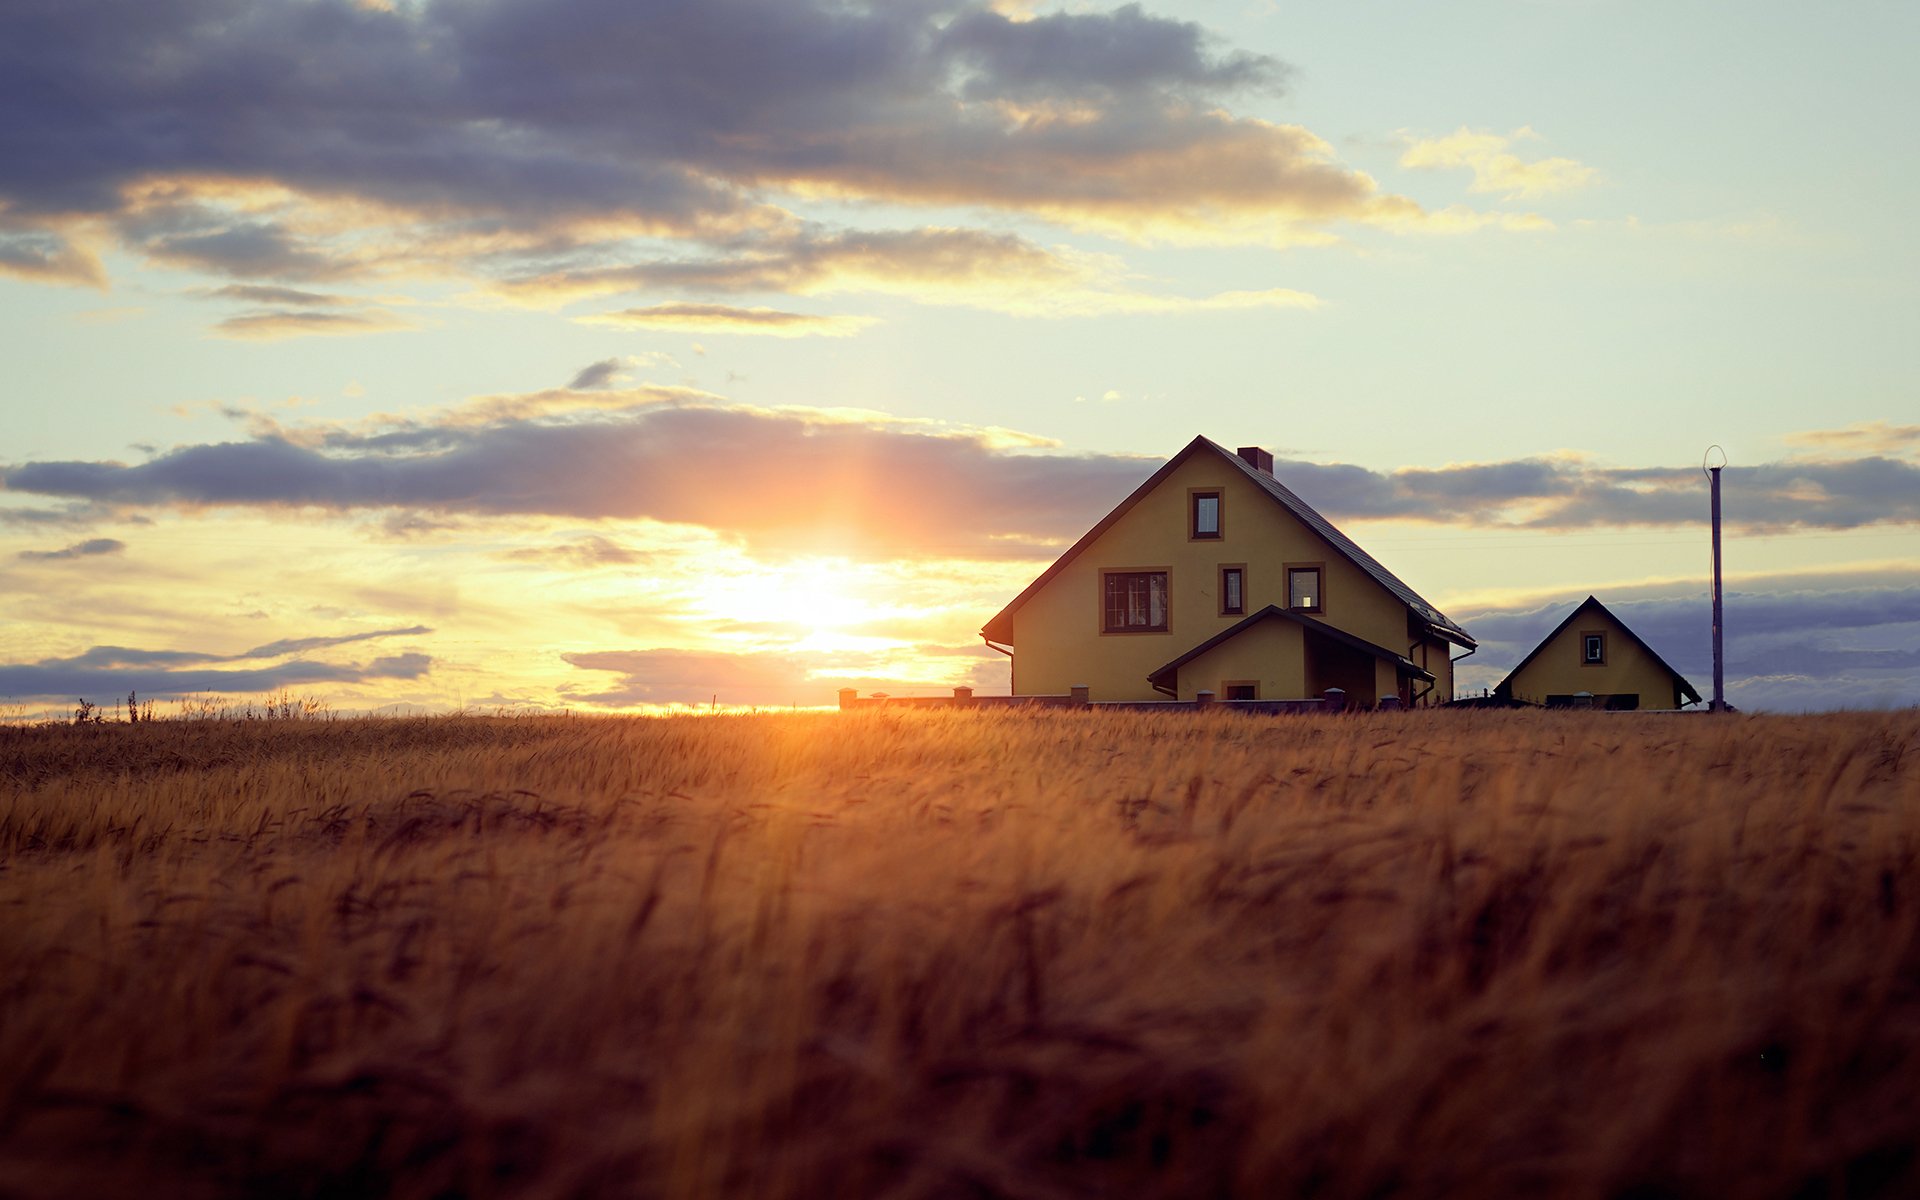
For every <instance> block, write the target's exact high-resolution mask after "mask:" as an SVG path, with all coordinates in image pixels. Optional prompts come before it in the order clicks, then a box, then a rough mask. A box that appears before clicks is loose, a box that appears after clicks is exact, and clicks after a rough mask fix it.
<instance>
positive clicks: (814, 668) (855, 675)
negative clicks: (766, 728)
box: [558, 647, 1007, 708]
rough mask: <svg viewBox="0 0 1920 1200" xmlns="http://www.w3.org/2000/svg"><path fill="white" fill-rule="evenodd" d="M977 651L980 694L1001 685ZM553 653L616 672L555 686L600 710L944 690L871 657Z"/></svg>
mask: <svg viewBox="0 0 1920 1200" xmlns="http://www.w3.org/2000/svg"><path fill="white" fill-rule="evenodd" d="M982 649H984V648H982ZM934 653H935V654H936V655H937V656H947V655H953V656H958V657H977V655H976V653H975V648H974V647H966V648H962V649H958V650H954V651H946V650H945V649H944V648H942V649H940V650H936V651H934ZM985 653H986V654H991V655H992V656H993V658H994V659H996V660H998V661H997V662H983V663H982V664H980V669H974V670H970V671H969V672H968V673H967V675H966V676H965V677H966V678H968V679H970V680H984V683H983V692H984V690H985V689H996V688H997V689H998V690H1001V691H1004V690H1005V688H1006V674H1007V672H1006V667H1005V666H1004V665H1003V664H1004V663H1005V659H1004V658H1003V657H1002V656H1001V655H999V654H998V653H997V652H995V651H992V650H986V651H985ZM560 657H561V658H562V659H563V660H565V661H566V662H567V663H568V664H569V665H571V666H574V667H578V668H580V669H581V670H583V671H605V672H609V673H611V674H613V675H616V676H617V677H618V679H617V680H616V681H615V682H614V683H613V684H612V685H611V686H606V687H602V688H601V689H600V690H591V689H590V687H588V686H582V685H577V684H563V685H561V687H560V688H559V689H558V690H559V691H560V693H561V694H562V695H564V696H566V697H567V698H568V700H569V701H573V702H577V703H582V704H593V705H599V706H602V707H607V708H625V707H631V706H637V705H646V704H694V705H705V704H708V703H719V704H734V705H769V706H771V705H782V706H784V705H793V704H801V705H809V706H812V705H827V704H832V703H834V700H835V695H836V693H837V692H838V690H839V689H840V688H842V687H851V688H855V689H856V690H858V691H862V692H868V693H871V692H872V691H874V690H875V689H883V690H887V691H889V692H890V693H892V694H893V695H903V694H930V693H937V694H951V693H950V692H948V691H947V690H946V689H945V688H940V687H929V686H928V684H927V682H926V680H924V679H921V680H918V681H909V680H901V679H895V678H889V677H887V676H884V675H873V674H868V673H864V672H866V671H868V670H869V669H870V668H874V667H883V666H884V665H885V663H884V661H883V660H881V659H880V658H878V657H876V656H873V655H857V654H856V655H847V654H821V653H787V652H781V651H749V652H745V653H732V652H727V651H713V650H682V649H653V650H598V651H590V652H579V653H571V654H562V655H561V656H560Z"/></svg>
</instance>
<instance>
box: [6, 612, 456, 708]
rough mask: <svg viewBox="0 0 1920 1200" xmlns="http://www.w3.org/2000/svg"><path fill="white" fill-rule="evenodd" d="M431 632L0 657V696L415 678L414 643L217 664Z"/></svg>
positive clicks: (159, 693)
mask: <svg viewBox="0 0 1920 1200" xmlns="http://www.w3.org/2000/svg"><path fill="white" fill-rule="evenodd" d="M432 632H433V630H432V629H430V628H429V627H427V626H425V625H411V626H408V627H406V628H403V629H375V630H368V631H366V632H363V633H349V634H337V635H332V636H320V637H300V638H283V639H281V640H279V641H275V642H268V643H267V644H265V645H263V646H255V647H254V648H252V649H251V650H243V651H241V652H240V653H238V654H217V653H210V652H206V651H198V650H145V649H137V648H134V647H130V646H95V647H93V648H91V649H89V650H87V651H86V652H84V653H82V654H76V655H71V656H69V657H65V658H46V659H41V660H40V661H38V662H32V663H0V696H6V697H10V698H13V699H16V700H25V699H52V698H65V699H72V698H74V697H100V696H117V695H120V694H122V693H124V692H127V691H137V692H139V693H140V694H141V696H142V697H145V698H149V699H167V698H171V697H176V696H190V695H197V694H201V693H206V692H219V693H229V694H231V693H237V692H254V693H261V692H276V691H281V690H284V689H287V688H299V687H317V686H320V685H325V684H342V683H365V682H369V681H373V680H395V679H398V680H406V679H419V678H421V677H422V676H424V675H426V674H427V672H428V671H429V670H430V669H431V667H432V665H433V659H432V657H431V656H430V655H428V654H425V653H423V652H421V651H407V652H405V653H401V654H394V655H384V656H381V657H378V658H375V659H374V660H373V661H372V662H371V663H366V664H355V663H324V662H315V661H312V660H310V659H306V658H295V659H292V660H291V661H288V662H280V663H271V664H269V665H265V666H257V667H242V668H232V667H227V666H224V665H222V664H227V663H238V662H248V661H256V660H266V659H275V658H287V657H288V656H290V655H306V654H311V653H312V652H314V651H316V650H326V649H331V648H333V647H336V646H346V645H351V644H353V643H356V642H366V641H372V640H375V639H379V638H390V637H411V636H417V635H423V634H430V633H432Z"/></svg>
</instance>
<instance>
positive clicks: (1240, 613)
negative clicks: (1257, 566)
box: [1220, 563, 1247, 617]
mask: <svg viewBox="0 0 1920 1200" xmlns="http://www.w3.org/2000/svg"><path fill="white" fill-rule="evenodd" d="M1229 571H1237V572H1239V573H1240V603H1239V604H1238V605H1237V606H1235V607H1232V608H1229V607H1228V606H1227V572H1229ZM1220 615H1221V616H1223V617H1244V616H1246V615H1247V564H1245V563H1221V564H1220Z"/></svg>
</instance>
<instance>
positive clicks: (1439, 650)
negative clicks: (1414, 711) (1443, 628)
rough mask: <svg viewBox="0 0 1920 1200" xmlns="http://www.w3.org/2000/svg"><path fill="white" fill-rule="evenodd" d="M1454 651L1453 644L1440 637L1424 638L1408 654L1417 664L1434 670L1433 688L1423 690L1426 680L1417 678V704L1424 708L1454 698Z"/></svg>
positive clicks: (1414, 685)
mask: <svg viewBox="0 0 1920 1200" xmlns="http://www.w3.org/2000/svg"><path fill="white" fill-rule="evenodd" d="M1452 655H1453V651H1452V649H1451V644H1450V643H1448V642H1445V641H1442V640H1441V639H1439V638H1422V639H1421V640H1420V642H1419V643H1418V644H1417V645H1415V646H1414V648H1413V652H1412V653H1411V654H1409V655H1408V657H1409V658H1411V659H1412V660H1413V661H1414V663H1415V665H1417V666H1420V667H1423V668H1425V669H1426V670H1428V671H1431V672H1433V688H1432V690H1430V691H1425V692H1423V691H1422V689H1424V688H1426V684H1425V682H1423V681H1421V680H1417V679H1416V680H1415V681H1414V682H1413V692H1414V695H1415V696H1416V697H1417V699H1416V700H1415V701H1414V703H1415V704H1416V705H1418V706H1419V707H1422V708H1426V707H1430V706H1432V705H1438V704H1445V703H1446V702H1447V701H1449V700H1451V699H1453V658H1452Z"/></svg>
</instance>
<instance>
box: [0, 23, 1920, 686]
mask: <svg viewBox="0 0 1920 1200" xmlns="http://www.w3.org/2000/svg"><path fill="white" fill-rule="evenodd" d="M1917 41H1920V9H1916V8H1915V7H1914V6H1912V5H1910V4H1904V3H1891V2H1874V0H1863V2H1861V3H1855V4H1849V5H1844V6H1808V5H1804V4H1788V3H1776V2H1772V0H1756V2H1747V3H1740V4H1733V3H1681V4H1673V3H1660V4H1654V3H1638V2H1633V0H1466V2H1463V3H1458V4H1450V5H1404V4H1393V5H1388V4H1381V3H1374V2H1371V0H1356V2H1352V3H1343V4H1326V3H1315V4H1308V3H1286V2H1281V0H1218V2H1214V0H1188V2H1187V3H1182V4H1179V5H1171V4H1161V5H1157V6H1155V5H1144V4H1126V5H1113V4H1103V3H1065V4H1056V3H1044V2H1035V3H1024V2H1013V0H1003V2H999V3H976V2H956V0H894V2H888V3H876V4H863V3H858V2H854V0H846V2H837V3H836V2H825V0H819V2H816V0H705V2H700V3H693V2H675V0H657V2H646V0H540V2H538V3H535V2H533V0H417V2H416V0H391V2H385V0H358V2H355V0H300V2H283V3H276V2H271V0H265V2H253V0H244V2H243V0H148V2H146V3H142V4H140V5H125V4H106V3H93V2H88V0H12V2H10V3H8V4H7V5H5V6H4V7H3V8H0V329H3V330H4V331H5V332H4V334H3V335H0V338H3V339H4V341H3V343H0V344H3V345H4V349H5V356H4V361H5V371H4V374H0V716H11V717H14V718H16V719H21V718H33V717H36V716H39V715H42V714H45V713H50V712H59V711H64V710H67V709H71V708H72V707H73V705H74V703H75V701H76V700H77V699H79V698H83V697H84V698H87V699H89V700H91V701H93V702H95V703H105V704H109V705H110V704H112V703H113V702H114V701H115V700H116V699H121V698H124V696H125V694H126V693H127V692H129V691H136V692H138V693H139V694H140V696H141V697H142V698H143V699H152V700H155V701H158V702H159V703H160V710H161V712H162V713H163V714H164V713H165V712H166V711H168V709H167V706H168V705H169V704H172V703H174V702H176V701H182V700H190V701H196V702H206V701H214V702H222V703H224V702H245V701H248V700H254V699H258V698H260V697H264V696H268V695H273V694H279V695H283V696H285V695H294V696H299V697H306V698H313V699H316V700H319V701H321V702H323V703H325V704H326V705H328V706H330V707H332V708H333V709H334V710H336V711H341V712H362V711H388V712H391V711H414V710H420V709H426V710H440V709H450V708H468V709H494V708H512V709H520V708H527V709H537V710H550V709H566V710H570V711H576V712H602V711H605V712H613V711H653V710H658V709H660V708H661V707H662V706H665V707H667V708H669V709H672V708H676V707H682V706H687V705H700V706H708V705H713V704H720V705H761V706H783V707H784V706H789V705H800V706H810V705H823V704H832V703H833V702H834V694H835V692H836V690H837V689H839V688H841V687H856V688H858V689H860V690H861V691H863V692H867V691H873V690H884V691H888V692H890V693H892V694H895V695H907V694H934V693H938V692H942V691H944V690H946V689H948V688H950V687H952V686H955V685H958V684H969V685H971V686H974V687H975V688H976V689H978V690H980V691H982V692H983V693H984V692H1004V691H1005V690H1006V689H1007V682H1008V676H1007V666H1006V660H1005V659H1004V658H1003V657H1001V656H1000V655H999V654H998V653H997V652H995V651H993V650H991V649H989V648H987V647H985V646H983V645H982V644H981V640H980V636H979V629H980V626H981V625H982V624H984V623H985V622H986V620H987V619H988V618H989V617H991V616H992V615H993V614H994V613H995V612H996V611H998V610H999V609H1000V608H1001V607H1002V606H1003V605H1004V604H1005V603H1006V602H1007V601H1008V600H1009V599H1011V598H1012V597H1013V595H1014V594H1015V593H1017V592H1018V591H1019V590H1020V588H1022V587H1023V586H1025V584H1026V583H1028V582H1029V581H1030V580H1031V579H1032V578H1033V577H1034V576H1035V575H1037V574H1038V573H1039V572H1040V571H1041V570H1043V569H1044V568H1045V567H1046V565H1047V564H1048V563H1049V562H1051V561H1052V559H1053V558H1054V557H1055V556H1057V555H1058V553H1059V552H1060V551H1061V550H1062V549H1064V548H1065V547H1066V546H1067V545H1069V544H1071V542H1072V541H1073V540H1074V539H1075V538H1077V537H1078V536H1079V535H1080V534H1081V533H1083V532H1084V531H1085V530H1086V529H1087V527H1089V526H1090V525H1091V524H1093V523H1094V522H1095V521H1096V520H1097V519H1098V518H1099V517H1100V516H1102V515H1103V514H1104V513H1105V512H1106V511H1108V510H1109V509H1110V508H1111V507H1112V506H1113V505H1114V504H1115V503H1117V502H1118V501H1119V500H1120V499H1121V498H1123V497H1124V496H1125V495H1126V494H1127V493H1128V492H1129V491H1131V490H1132V488H1133V487H1135V486H1136V485H1137V484H1138V483H1139V482H1140V481H1141V480H1143V479H1144V478H1146V476H1147V475H1149V474H1150V473H1151V472H1152V471H1153V469H1154V468H1155V467H1156V466H1157V465H1158V463H1160V462H1161V461H1163V460H1164V459H1165V458H1167V457H1168V456H1170V455H1172V454H1173V453H1174V452H1176V451H1177V450H1179V449H1180V448H1181V447H1182V446H1184V445H1185V444H1186V443H1187V442H1188V441H1189V440H1191V439H1192V438H1193V436H1195V435H1196V434H1205V435H1206V436H1208V437H1211V438H1213V439H1214V440H1216V441H1218V442H1221V443H1223V444H1225V445H1228V446H1243V445H1259V446H1263V447H1265V448H1267V449H1269V450H1271V451H1272V452H1273V454H1274V455H1275V458H1276V460H1277V461H1276V466H1275V473H1276V475H1277V476H1278V477H1279V478H1280V479H1281V480H1282V481H1283V482H1285V483H1287V484H1288V485H1289V486H1291V487H1292V488H1293V489H1294V490H1295V491H1297V492H1299V493H1300V494H1301V495H1302V496H1304V497H1305V498H1306V499H1307V500H1308V501H1309V502H1311V503H1313V504H1314V505H1316V506H1317V507H1319V508H1320V509H1321V510H1322V511H1323V512H1324V513H1326V514H1327V515H1328V516H1329V517H1330V518H1332V519H1333V520H1334V521H1336V522H1337V523H1339V525H1340V526H1341V528H1342V529H1344V530H1345V531H1346V532H1347V533H1348V534H1350V535H1351V536H1352V537H1353V538H1354V539H1355V540H1356V541H1358V542H1359V543H1360V544H1361V545H1362V546H1364V547H1365V548H1367V549H1368V550H1369V551H1370V552H1371V553H1373V554H1374V555H1375V556H1376V557H1377V558H1379V559H1381V560H1382V561H1383V562H1385V563H1386V564H1387V565H1388V566H1389V567H1390V568H1391V569H1392V570H1393V571H1394V572H1395V573H1396V574H1398V575H1400V576H1401V577H1402V578H1403V579H1405V580H1406V581H1407V582H1408V583H1409V584H1411V585H1412V586H1413V587H1414V588H1415V589H1416V590H1418V591H1419V592H1420V593H1421V594H1422V595H1424V596H1425V597H1426V598H1427V599H1428V600H1430V601H1432V602H1433V603H1434V604H1435V605H1437V606H1438V607H1439V608H1440V609H1441V610H1442V611H1444V612H1445V613H1446V614H1447V615H1448V616H1449V617H1451V618H1453V619H1454V620H1455V621H1457V622H1459V623H1460V624H1462V625H1464V626H1465V627H1466V628H1467V630H1468V631H1469V632H1470V633H1472V634H1473V635H1474V636H1475V637H1476V638H1478V639H1479V641H1480V648H1479V650H1478V651H1477V652H1476V653H1475V654H1474V655H1473V656H1472V657H1471V658H1468V659H1466V660H1465V661H1463V662H1462V663H1461V664H1460V666H1459V669H1458V679H1459V687H1460V690H1461V692H1462V693H1463V694H1464V693H1469V692H1471V693H1477V692H1478V691H1479V690H1480V689H1482V688H1488V687H1491V686H1493V685H1494V684H1495V683H1497V682H1498V681H1499V680H1500V679H1501V678H1503V677H1504V675H1505V674H1506V672H1507V671H1508V670H1509V669H1511V668H1512V667H1513V666H1514V665H1515V664H1517V663H1518V661H1519V660H1520V658H1521V657H1523V656H1524V655H1525V654H1526V652H1527V651H1528V650H1529V649H1531V647H1532V646H1533V645H1534V644H1535V642H1536V641H1537V640H1538V639H1539V638H1540V637H1541V636H1542V635H1544V634H1545V633H1546V632H1547V631H1549V630H1550V629H1552V628H1553V627H1554V626H1555V625H1557V624H1558V623H1559V621H1560V620H1561V619H1562V618H1563V617H1564V616H1565V615H1566V614H1567V612H1569V611H1570V610H1571V608H1572V607H1573V606H1574V605H1575V604H1577V603H1578V602H1579V601H1580V600H1582V599H1584V598H1585V597H1586V596H1587V595H1589V594H1593V595H1597V596H1599V597H1600V599H1601V600H1602V601H1604V602H1605V603H1606V604H1607V605H1608V607H1609V608H1611V609H1612V610H1613V611H1614V612H1615V613H1616V614H1617V615H1619V616H1620V617H1622V618H1623V619H1624V620H1625V621H1626V622H1627V623H1628V624H1629V625H1630V626H1631V627H1632V628H1634V629H1635V630H1636V631H1637V632H1638V633H1639V634H1640V635H1641V636H1642V637H1643V638H1644V639H1645V640H1647V641H1648V642H1649V643H1650V644H1652V645H1653V646H1654V648H1655V649H1657V650H1658V651H1659V652H1660V653H1661V654H1662V655H1663V656H1665V657H1666V658H1667V659H1668V661H1669V662H1671V663H1672V664H1673V665H1674V666H1675V667H1676V668H1678V669H1679V670H1680V671H1681V672H1682V673H1684V674H1686V675H1687V676H1688V677H1689V678H1690V679H1691V680H1692V681H1693V682H1694V684H1695V685H1696V687H1698V688H1700V689H1701V690H1702V692H1703V693H1704V692H1705V691H1707V690H1708V687H1709V685H1710V682H1711V660H1710V651H1709V645H1710V641H1709V616H1708V603H1707V595H1708V591H1707V588H1708V584H1707V580H1708V570H1709V550H1708V531H1707V524H1706V516H1707V490H1706V480H1705V476H1704V475H1703V473H1702V471H1701V469H1700V464H1701V462H1702V460H1703V457H1704V455H1705V454H1706V452H1707V449H1708V447H1709V446H1713V445H1718V446H1720V447H1722V448H1723V449H1724V452H1725V454H1726V457H1727V461H1728V464H1729V465H1728V466H1727V468H1726V471H1725V473H1724V476H1723V478H1724V487H1725V500H1724V503H1725V513H1726V555H1725V563H1726V579H1727V600H1726V614H1727V615H1726V638H1727V681H1728V685H1727V690H1728V696H1729V699H1730V700H1732V701H1733V703H1735V704H1736V705H1739V706H1740V707H1742V708H1747V709H1755V710H1759V709H1779V710H1813V709H1827V708H1836V707H1880V706H1891V705H1912V704H1917V703H1920V388H1917V387H1916V382H1915V381H1916V378H1920V375H1917V374H1916V371H1915V365H1916V364H1915V355H1916V350H1915V341H1914V339H1913V337H1912V336H1911V331H1912V330H1913V329H1915V328H1916V327H1920V234H1916V231H1915V228H1916V227H1915V223H1914V222H1913V221H1912V220H1911V217H1910V213H1909V209H1910V198H1911V197H1912V196H1913V195H1915V194H1920V150H1917V149H1916V143H1915V142H1914V140H1913V138H1912V136H1911V130H1910V127H1909V126H1910V118H1911V115H1912V114H1913V113H1914V112H1916V111H1920V77H1916V76H1915V74H1914V72H1912V70H1911V67H1910V48H1911V47H1912V46H1913V45H1915V44H1916V42H1917Z"/></svg>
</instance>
